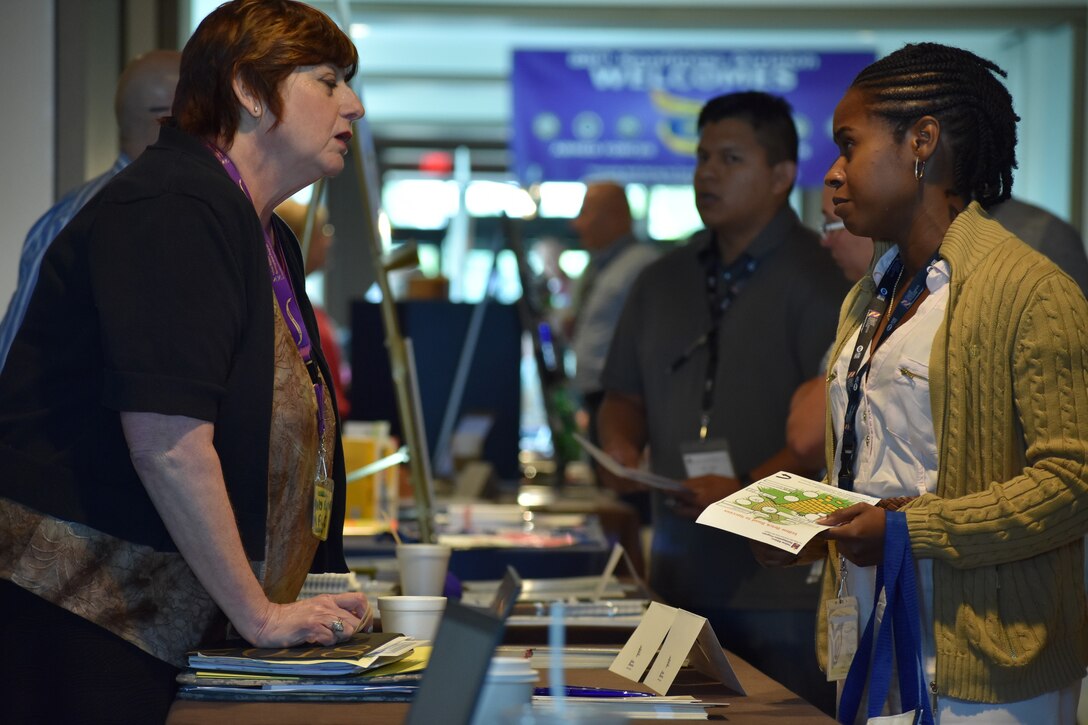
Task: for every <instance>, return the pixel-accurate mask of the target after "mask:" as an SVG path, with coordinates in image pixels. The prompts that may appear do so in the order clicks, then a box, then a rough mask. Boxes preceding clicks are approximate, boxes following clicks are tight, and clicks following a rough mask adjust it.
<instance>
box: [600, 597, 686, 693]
mask: <svg viewBox="0 0 1088 725" xmlns="http://www.w3.org/2000/svg"><path fill="white" fill-rule="evenodd" d="M676 612H677V610H676V609H675V608H673V607H669V606H666V605H664V604H662V603H661V602H653V603H651V604H650V606H649V608H648V609H647V610H646V614H644V615H642V621H641V622H640V623H639V625H638V627H637V628H636V629H635V631H634V633H633V634H632V635H631V637H630V638H629V639H628V640H627V644H625V645H623V649H621V650H620V653H619V654H618V655H616V659H614V660H613V661H612V664H611V666H609V668H608V669H609V670H610V671H611V672H615V673H616V674H617V675H620V676H621V677H626V678H627V679H629V680H631V681H633V682H638V681H639V680H640V679H642V673H644V672H645V671H646V668H647V667H648V666H649V664H650V660H651V659H653V656H654V655H655V654H657V648H658V647H660V646H661V643H662V642H664V641H665V635H667V634H668V633H669V628H670V627H672V622H673V620H674V619H675V618H676Z"/></svg>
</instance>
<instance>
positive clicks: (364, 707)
mask: <svg viewBox="0 0 1088 725" xmlns="http://www.w3.org/2000/svg"><path fill="white" fill-rule="evenodd" d="M727 655H728V657H729V662H730V664H732V665H733V669H734V670H735V671H736V673H737V677H738V679H739V680H740V682H741V684H742V685H743V686H744V688H745V690H747V695H744V696H741V695H736V694H734V693H732V692H730V691H729V690H728V689H727V688H726V687H724V686H723V685H720V684H713V683H707V682H706V678H704V677H703V676H702V675H700V674H699V673H697V672H688V671H683V672H681V673H680V676H679V677H678V678H677V680H676V682H675V683H674V684H673V687H672V689H671V690H670V691H669V694H670V695H693V696H695V697H698V698H700V699H703V700H714V701H719V702H721V701H724V702H728V703H729V706H728V707H721V708H712V709H710V710H709V713H710V720H711V721H715V720H717V721H721V722H735V723H752V724H753V725H759V724H761V723H775V724H776V725H777V724H778V723H782V722H788V723H790V724H791V725H794V724H795V723H803V724H807V723H814V724H815V723H822V724H825V725H826V724H828V723H834V722H835V721H834V719H832V718H830V717H828V716H827V715H825V714H824V713H823V712H821V711H820V710H818V709H816V708H815V707H813V706H812V705H810V704H809V703H808V702H806V701H805V700H803V699H801V698H800V697H799V696H797V695H795V694H794V693H792V692H790V691H789V690H787V689H786V688H785V687H783V686H782V685H780V684H779V683H778V682H776V681H774V680H772V679H770V678H769V677H767V676H766V675H764V674H763V673H762V672H760V671H759V670H757V669H755V668H754V667H752V666H751V665H750V664H748V663H747V662H745V661H744V660H742V659H740V658H739V657H736V656H735V655H732V654H729V653H727ZM540 674H541V678H542V680H543V681H544V682H542V683H541V684H545V682H546V679H547V672H546V671H541V672H540ZM566 678H567V683H568V684H572V685H594V686H598V687H615V688H622V687H626V688H627V689H637V688H638V689H646V688H645V687H643V686H637V685H636V686H633V685H632V683H631V682H629V681H628V680H625V679H624V678H622V677H620V676H619V675H616V674H614V673H612V672H609V671H608V670H600V669H598V670H583V669H572V670H567V672H566ZM408 707H409V703H405V702H373V703H319V704H318V703H288V702H276V703H237V702H198V701H191V700H178V701H176V702H175V703H174V706H173V707H172V708H171V710H170V715H169V717H168V719H167V725H219V724H222V725H292V724H294V723H306V724H312V725H333V724H334V723H335V724H339V723H345V722H365V723H367V724H368V725H399V724H400V723H402V722H403V721H404V718H405V716H406V714H407V712H408ZM651 722H656V723H660V722H670V721H668V720H665V721H662V720H632V721H631V723H651ZM672 722H675V721H672Z"/></svg>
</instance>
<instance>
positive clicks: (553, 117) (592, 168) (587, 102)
mask: <svg viewBox="0 0 1088 725" xmlns="http://www.w3.org/2000/svg"><path fill="white" fill-rule="evenodd" d="M875 58H876V55H875V54H874V53H858V52H853V53H835V52H818V51H801V50H798V51H765V50H743V51H709V50H708V51H701V50H677V51H672V50H600V49H585V50H547V51H538V50H531V51H530V50H519V51H515V52H514V67H513V80H512V83H513V101H514V113H513V137H512V141H511V146H512V151H513V156H514V164H515V169H516V171H517V175H518V179H519V180H520V181H521V182H522V183H524V184H532V183H536V182H540V181H588V180H590V179H600V178H609V179H614V180H616V181H620V182H625V183H643V184H690V183H691V176H692V171H693V169H694V167H695V161H694V157H695V146H696V144H697V143H698V132H697V130H696V127H695V124H696V119H697V118H698V115H699V109H700V108H702V106H703V103H705V102H706V101H707V100H708V99H710V98H713V97H714V96H718V95H721V94H723V93H732V92H734V91H746V90H759V91H766V92H768V93H773V94H775V95H778V96H782V97H783V98H785V99H786V100H788V101H789V102H790V105H791V106H793V113H794V121H795V122H796V124H797V131H798V134H799V136H800V148H799V157H798V161H799V174H798V184H799V185H802V186H818V185H820V184H821V183H822V182H823V177H824V174H825V173H826V172H827V169H828V168H829V167H830V166H831V164H832V163H833V162H834V161H835V158H836V157H837V156H838V151H837V150H836V149H835V145H834V143H833V142H832V140H831V118H832V115H833V113H834V111H835V106H836V104H838V102H839V99H840V98H842V95H843V93H844V92H845V91H846V88H847V87H848V86H849V85H850V82H851V81H852V80H853V79H854V76H855V75H857V73H858V71H860V70H861V69H862V68H864V67H865V66H867V65H868V64H870V63H872V62H873V60H874V59H875Z"/></svg>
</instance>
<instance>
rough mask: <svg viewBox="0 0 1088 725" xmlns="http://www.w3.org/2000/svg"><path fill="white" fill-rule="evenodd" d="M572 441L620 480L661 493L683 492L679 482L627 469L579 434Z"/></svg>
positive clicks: (683, 489) (634, 469)
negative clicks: (626, 480)
mask: <svg viewBox="0 0 1088 725" xmlns="http://www.w3.org/2000/svg"><path fill="white" fill-rule="evenodd" d="M574 439H575V440H576V441H578V442H579V443H580V444H581V445H582V448H585V449H586V453H588V454H589V455H591V456H593V460H595V461H597V463H600V464H601V466H603V467H604V469H605V470H606V471H608V472H609V473H611V474H613V475H616V476H619V477H620V478H626V479H629V480H631V481H637V482H638V483H642V484H645V485H647V486H649V487H651V488H658V489H661V490H662V491H685V490H686V489H685V488H684V486H683V484H681V483H680V482H679V481H676V480H673V479H671V478H666V477H665V476H659V475H657V474H656V473H650V472H649V471H640V470H638V469H637V468H628V467H627V466H625V465H623V464H622V463H620V462H619V461H617V460H616V459H615V458H613V457H612V456H610V455H608V454H607V453H605V452H604V451H602V450H601V449H600V448H598V447H597V446H595V445H593V444H592V443H590V442H589V441H588V440H587V439H586V437H585V436H583V435H581V434H580V433H575V434H574Z"/></svg>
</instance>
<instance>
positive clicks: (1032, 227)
mask: <svg viewBox="0 0 1088 725" xmlns="http://www.w3.org/2000/svg"><path fill="white" fill-rule="evenodd" d="M989 213H990V216H992V217H993V218H994V219H996V220H997V221H999V222H1001V225H1002V226H1003V227H1005V228H1006V229H1008V230H1009V231H1010V232H1012V233H1013V234H1015V235H1016V236H1018V237H1020V238H1021V239H1023V240H1024V241H1025V242H1027V244H1028V246H1029V247H1031V248H1033V249H1037V250H1038V251H1039V252H1041V253H1042V254H1044V255H1046V257H1047V258H1049V259H1050V261H1051V262H1053V263H1054V264H1056V265H1058V268H1059V269H1061V270H1062V271H1063V272H1065V273H1066V274H1068V275H1069V276H1070V277H1072V278H1073V281H1074V282H1076V283H1077V286H1078V287H1080V291H1081V292H1082V293H1083V294H1084V295H1085V296H1088V254H1085V251H1084V240H1083V239H1081V236H1080V234H1079V233H1078V232H1077V230H1076V229H1075V228H1074V227H1073V225H1072V224H1069V223H1068V222H1066V221H1064V220H1062V219H1059V218H1058V217H1056V216H1054V215H1053V214H1051V213H1050V212H1048V211H1047V210H1046V209H1043V208H1042V207H1038V206H1035V205H1034V204H1029V203H1027V202H1026V201H1020V200H1019V199H1007V200H1005V201H1003V202H1001V203H1000V204H998V205H996V206H993V207H991V208H990V209H989Z"/></svg>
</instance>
